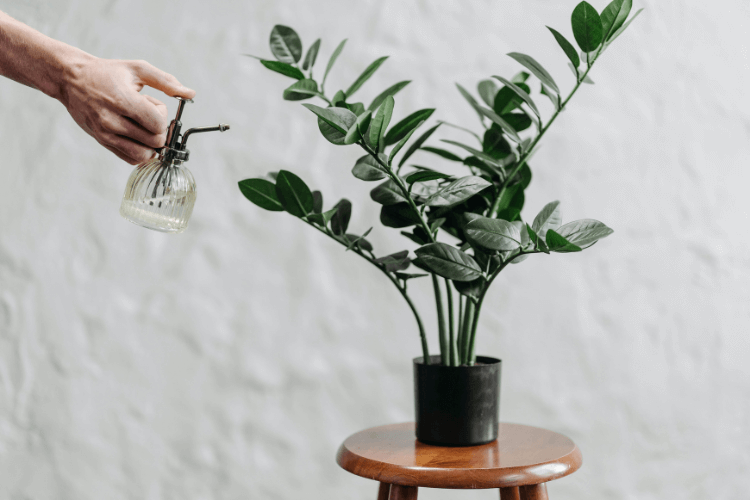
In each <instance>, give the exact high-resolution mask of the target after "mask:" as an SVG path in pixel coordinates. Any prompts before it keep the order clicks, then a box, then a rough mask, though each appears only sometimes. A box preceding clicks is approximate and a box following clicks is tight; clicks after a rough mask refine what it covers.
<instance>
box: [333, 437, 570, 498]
mask: <svg viewBox="0 0 750 500" xmlns="http://www.w3.org/2000/svg"><path fill="white" fill-rule="evenodd" d="M336 461H337V462H338V464H339V465H340V466H341V467H342V468H343V469H345V470H347V471H349V472H351V473H352V474H356V475H357V476H361V477H366V478H368V479H374V480H375V481H380V492H379V493H378V500H416V499H417V488H418V487H420V486H422V487H426V488H449V489H487V488H499V489H500V498H501V500H547V487H546V486H545V484H544V483H546V482H547V481H552V480H553V479H557V478H560V477H564V476H567V475H568V474H572V473H573V472H575V471H577V470H578V469H579V468H580V467H581V452H580V450H579V449H578V447H577V446H576V445H575V443H573V441H571V440H570V439H568V438H567V437H565V436H563V435H562V434H558V433H556V432H552V431H548V430H545V429H540V428H538V427H530V426H528V425H519V424H500V432H499V435H498V439H497V441H495V442H492V443H489V444H485V445H481V446H471V447H467V448H452V447H444V446H430V445H427V444H423V443H420V442H419V441H417V440H416V438H415V437H414V424H413V423H407V424H393V425H384V426H382V427H374V428H372V429H367V430H364V431H361V432H358V433H356V434H354V435H352V436H350V437H348V438H347V439H346V441H344V444H342V445H341V447H340V448H339V451H338V454H337V456H336Z"/></svg>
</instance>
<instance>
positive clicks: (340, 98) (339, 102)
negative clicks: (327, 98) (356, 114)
mask: <svg viewBox="0 0 750 500" xmlns="http://www.w3.org/2000/svg"><path fill="white" fill-rule="evenodd" d="M331 106H333V107H336V108H346V94H345V93H344V91H343V90H339V91H338V92H336V93H335V94H333V99H331ZM347 109H348V108H347ZM350 111H351V110H350Z"/></svg>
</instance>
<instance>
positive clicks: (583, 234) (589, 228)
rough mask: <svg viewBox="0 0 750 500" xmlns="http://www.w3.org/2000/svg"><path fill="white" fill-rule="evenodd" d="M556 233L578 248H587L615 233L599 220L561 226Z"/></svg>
mask: <svg viewBox="0 0 750 500" xmlns="http://www.w3.org/2000/svg"><path fill="white" fill-rule="evenodd" d="M556 232H557V234H559V235H560V236H562V237H563V238H565V239H566V240H568V241H569V242H570V243H572V244H574V245H576V246H577V247H580V248H586V247H590V246H591V245H593V244H594V243H596V242H597V241H599V240H600V239H602V238H606V237H607V236H609V235H610V234H612V233H613V232H614V231H612V229H610V228H608V227H607V226H606V225H604V224H603V223H601V222H599V221H598V220H594V219H581V220H577V221H574V222H568V223H567V224H565V225H564V226H560V228H559V229H557V231H556Z"/></svg>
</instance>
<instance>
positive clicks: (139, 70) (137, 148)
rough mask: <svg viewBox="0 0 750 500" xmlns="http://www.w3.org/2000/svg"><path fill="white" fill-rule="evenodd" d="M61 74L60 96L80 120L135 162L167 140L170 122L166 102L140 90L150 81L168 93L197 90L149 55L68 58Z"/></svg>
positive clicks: (178, 94) (187, 93)
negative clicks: (144, 58) (126, 58)
mask: <svg viewBox="0 0 750 500" xmlns="http://www.w3.org/2000/svg"><path fill="white" fill-rule="evenodd" d="M87 56H88V54H87ZM62 79H63V83H62V85H61V92H60V97H59V99H60V101H61V102H62V103H63V104H64V105H65V107H66V108H67V109H68V112H69V113H70V115H71V116H72V117H73V119H74V120H75V121H76V123H77V124H78V125H79V126H80V127H81V128H82V129H83V130H85V131H86V132H87V133H88V134H89V135H91V136H92V137H93V138H94V139H96V140H97V141H98V142H99V144H101V145H102V146H104V147H105V148H107V149H108V150H110V151H112V152H113V153H114V154H115V155H117V156H118V157H119V158H120V159H122V160H125V161H126V162H128V163H130V164H132V165H135V164H138V163H141V162H143V161H146V160H148V159H149V158H152V157H153V156H154V154H155V152H154V148H160V147H162V146H164V143H165V141H166V135H167V128H168V126H169V119H168V117H167V107H166V105H165V104H164V103H162V102H161V101H159V100H158V99H155V98H153V97H151V96H148V95H145V94H140V93H139V91H140V90H141V89H142V88H143V87H144V86H146V85H148V86H149V87H153V88H155V89H158V90H161V91H162V92H164V93H165V94H167V95H170V96H176V97H183V98H186V99H192V98H193V97H194V96H195V91H194V90H190V89H189V88H187V87H185V86H183V85H182V84H181V83H180V82H179V81H177V79H176V78H175V77H174V76H172V75H170V74H168V73H165V72H164V71H162V70H160V69H157V68H155V67H154V66H152V65H151V64H149V63H147V62H146V61H122V60H114V59H99V58H96V57H93V56H88V57H86V58H85V59H83V60H78V61H76V62H75V63H72V64H69V65H68V66H67V67H66V71H65V74H64V76H63V78H62Z"/></svg>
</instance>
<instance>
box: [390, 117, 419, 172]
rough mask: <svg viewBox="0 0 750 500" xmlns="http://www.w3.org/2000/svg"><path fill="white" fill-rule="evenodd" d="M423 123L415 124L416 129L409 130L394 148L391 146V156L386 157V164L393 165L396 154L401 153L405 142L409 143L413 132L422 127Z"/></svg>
mask: <svg viewBox="0 0 750 500" xmlns="http://www.w3.org/2000/svg"><path fill="white" fill-rule="evenodd" d="M423 123H424V121H421V122H419V123H417V126H416V127H414V128H413V129H411V130H410V131H409V133H408V134H406V136H405V137H404V138H403V139H401V140H400V141H398V144H396V145H395V146H393V149H392V150H391V154H390V155H389V156H388V164H389V165H390V164H392V163H393V159H394V158H395V157H396V155H397V154H398V152H399V151H401V148H403V147H404V145H405V144H406V143H407V142H409V139H411V136H412V135H413V134H414V132H416V131H417V129H418V128H419V127H421V126H422V124H423Z"/></svg>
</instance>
